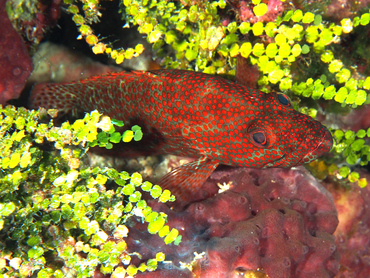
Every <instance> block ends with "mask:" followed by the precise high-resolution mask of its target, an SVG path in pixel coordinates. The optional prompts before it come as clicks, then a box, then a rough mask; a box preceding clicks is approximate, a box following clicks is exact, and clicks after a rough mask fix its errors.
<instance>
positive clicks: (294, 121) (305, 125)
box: [244, 93, 333, 168]
mask: <svg viewBox="0 0 370 278" xmlns="http://www.w3.org/2000/svg"><path fill="white" fill-rule="evenodd" d="M256 99H258V102H259V103H263V104H262V105H258V110H257V111H256V110H255V113H254V115H253V116H251V117H249V118H248V124H247V127H246V129H245V137H244V138H245V140H246V141H248V143H249V145H250V146H251V148H250V150H251V154H252V155H251V157H252V158H253V159H254V160H255V162H252V164H254V166H255V167H258V168H267V167H282V168H286V167H292V166H298V165H302V164H305V163H309V162H311V161H313V160H315V159H317V158H318V157H320V156H321V155H323V154H325V153H326V152H329V151H330V150H331V148H332V145H333V138H332V135H331V133H330V132H329V130H328V129H327V128H326V127H325V126H323V125H322V124H321V123H320V122H318V121H316V120H314V119H313V118H311V117H309V116H307V115H304V114H302V113H299V112H297V111H296V110H294V108H293V107H292V105H291V103H290V100H289V98H288V97H287V96H286V95H284V94H282V93H270V94H264V95H262V94H260V95H259V97H258V98H256ZM260 108H263V109H260ZM250 162H251V161H250V160H248V163H250ZM252 167H253V166H252Z"/></svg>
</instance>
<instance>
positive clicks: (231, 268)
mask: <svg viewBox="0 0 370 278" xmlns="http://www.w3.org/2000/svg"><path fill="white" fill-rule="evenodd" d="M230 182H231V183H232V186H231V188H230V189H229V190H226V191H225V192H223V193H220V194H217V195H215V196H214V197H211V198H208V199H206V200H204V201H202V202H195V203H192V204H190V206H189V207H188V208H187V209H186V210H185V211H183V212H174V211H172V210H170V209H169V208H168V207H166V206H165V205H164V204H160V203H156V202H153V203H152V205H153V206H154V209H156V210H162V211H164V212H165V213H167V214H168V225H169V226H170V228H177V229H178V230H179V231H180V234H182V236H183V238H182V242H181V243H180V245H179V246H173V245H169V246H167V245H165V244H164V243H163V239H161V238H159V237H158V236H148V234H147V232H146V226H145V225H144V224H141V223H137V224H136V226H135V227H133V228H131V229H130V233H129V237H128V239H127V242H128V246H129V250H131V251H134V250H135V251H137V252H139V253H140V254H142V255H143V260H146V259H149V258H151V257H153V256H155V253H156V252H159V251H161V252H164V253H165V254H166V260H170V261H172V262H173V263H174V265H169V266H168V265H167V266H166V267H164V266H163V265H162V267H163V268H165V269H161V270H158V271H155V272H153V273H143V274H139V275H137V277H175V276H176V277H193V276H192V275H193V274H192V273H191V272H190V271H189V270H181V269H179V268H178V266H179V262H180V261H182V262H186V263H190V262H191V260H192V258H193V257H194V255H193V254H194V252H197V253H202V252H205V256H204V257H203V258H202V259H200V260H198V261H197V263H196V264H195V266H194V268H193V271H194V274H195V275H196V277H214V278H218V277H219V278H225V277H226V278H228V277H241V276H240V275H242V274H243V273H246V272H248V271H250V270H253V271H256V270H257V269H259V270H260V271H261V272H264V273H265V274H267V275H268V277H270V278H289V277H292V278H293V277H294V278H306V277H307V278H309V277H318V278H321V277H322V278H326V277H334V276H335V274H336V273H337V272H338V270H339V253H338V251H337V250H336V245H335V243H334V237H333V235H332V233H333V232H334V231H335V229H336V227H337V225H338V218H337V212H336V209H335V206H334V203H333V200H332V197H331V195H330V194H329V193H328V191H327V190H326V189H325V188H323V187H322V186H321V185H320V184H319V183H318V182H317V181H316V180H315V179H314V178H313V177H312V176H311V175H310V174H309V173H308V172H307V171H306V170H305V169H304V168H303V167H298V168H293V169H290V170H288V169H266V170H260V169H226V170H220V171H219V170H218V171H216V172H214V173H213V174H212V175H211V177H210V178H209V179H208V180H207V182H206V184H205V185H204V186H205V187H208V188H209V187H212V186H213V187H214V188H217V183H219V184H223V183H229V184H230ZM136 262H137V263H138V261H136ZM261 272H255V273H261ZM173 275H175V276H173ZM246 277H247V276H246ZM251 277H252V276H251ZM255 277H261V276H255ZM262 277H263V276H262Z"/></svg>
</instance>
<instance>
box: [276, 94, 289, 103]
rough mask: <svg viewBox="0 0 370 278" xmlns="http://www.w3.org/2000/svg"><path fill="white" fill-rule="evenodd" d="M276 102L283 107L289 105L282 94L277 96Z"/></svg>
mask: <svg viewBox="0 0 370 278" xmlns="http://www.w3.org/2000/svg"><path fill="white" fill-rule="evenodd" d="M278 100H279V101H280V103H281V104H283V105H288V104H289V100H288V98H287V97H286V96H285V95H283V94H278Z"/></svg>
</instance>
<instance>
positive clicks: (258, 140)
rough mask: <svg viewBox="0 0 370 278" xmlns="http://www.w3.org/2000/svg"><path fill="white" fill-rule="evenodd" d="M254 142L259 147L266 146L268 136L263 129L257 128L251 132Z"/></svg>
mask: <svg viewBox="0 0 370 278" xmlns="http://www.w3.org/2000/svg"><path fill="white" fill-rule="evenodd" d="M250 136H251V139H252V143H253V144H254V145H256V146H257V147H260V148H264V147H266V146H267V136H266V134H265V132H264V131H262V130H255V131H253V132H251V134H250Z"/></svg>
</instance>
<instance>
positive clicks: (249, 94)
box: [30, 70, 333, 208]
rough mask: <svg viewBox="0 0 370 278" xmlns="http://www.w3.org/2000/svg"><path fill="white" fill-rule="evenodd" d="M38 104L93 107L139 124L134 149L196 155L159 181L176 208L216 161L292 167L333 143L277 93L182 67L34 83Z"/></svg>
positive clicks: (77, 109) (75, 110) (33, 102)
mask: <svg viewBox="0 0 370 278" xmlns="http://www.w3.org/2000/svg"><path fill="white" fill-rule="evenodd" d="M40 106H41V107H45V108H56V109H58V110H60V111H61V112H63V113H70V112H72V114H75V115H81V113H83V112H90V111H92V110H95V109H96V110H98V111H99V112H100V113H103V114H105V115H108V116H110V117H111V118H114V119H117V120H122V121H123V122H124V123H125V127H124V128H127V127H130V126H131V125H135V124H137V125H139V126H140V127H141V128H142V131H143V134H144V136H143V139H142V141H140V142H137V144H136V146H137V147H138V150H139V152H138V153H137V154H138V155H139V154H141V155H148V154H151V155H153V152H154V153H157V154H174V155H179V156H185V157H191V158H198V161H197V162H194V163H189V164H187V165H183V166H181V167H180V168H178V169H176V170H175V171H172V172H171V173H169V174H168V175H167V176H165V177H164V178H163V179H162V180H161V181H160V182H159V184H160V185H161V187H162V188H167V189H170V190H171V192H172V193H173V194H174V195H175V196H176V199H177V206H178V207H180V208H181V207H184V206H186V205H187V204H188V203H189V202H190V201H193V200H194V198H193V193H194V192H196V191H197V190H198V188H200V187H201V186H202V184H203V183H204V181H205V180H206V179H207V178H208V177H209V175H210V174H211V173H212V172H213V171H214V169H215V168H216V167H217V166H218V165H219V164H224V165H230V166H242V167H253V168H268V167H282V168H285V167H292V166H297V165H302V164H305V163H308V162H310V161H313V160H315V159H316V158H317V157H318V156H320V155H322V154H324V153H326V152H328V151H329V150H330V149H331V147H332V143H333V139H332V136H331V134H330V132H329V130H328V129H327V128H326V127H324V126H323V125H322V124H321V123H320V122H318V121H316V120H314V119H312V118H310V117H309V116H307V115H304V114H301V113H299V112H297V111H295V110H294V109H293V107H292V104H291V103H290V101H289V99H288V97H287V96H286V95H284V94H281V93H275V92H271V93H269V94H265V93H263V92H261V91H259V90H257V89H253V88H250V87H247V86H244V85H242V84H239V83H237V82H233V81H230V80H227V79H224V78H221V77H218V76H213V75H208V74H204V73H200V72H192V71H185V70H155V71H150V72H141V71H132V72H119V73H109V74H106V75H99V76H93V77H90V78H86V79H82V80H79V81H76V82H68V83H61V84H51V83H40V84H37V85H35V86H34V88H33V89H32V93H31V96H30V107H31V108H38V107H40ZM120 131H122V130H120ZM120 146H122V145H120ZM120 146H117V147H114V148H113V150H112V152H113V153H112V154H113V155H125V154H126V152H125V151H124V150H121V149H120ZM129 147H130V148H131V147H133V144H130V146H129Z"/></svg>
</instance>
